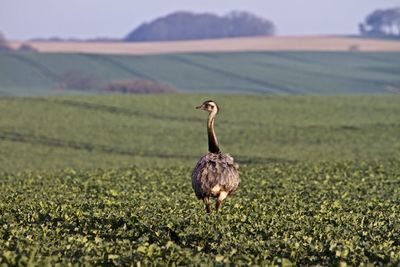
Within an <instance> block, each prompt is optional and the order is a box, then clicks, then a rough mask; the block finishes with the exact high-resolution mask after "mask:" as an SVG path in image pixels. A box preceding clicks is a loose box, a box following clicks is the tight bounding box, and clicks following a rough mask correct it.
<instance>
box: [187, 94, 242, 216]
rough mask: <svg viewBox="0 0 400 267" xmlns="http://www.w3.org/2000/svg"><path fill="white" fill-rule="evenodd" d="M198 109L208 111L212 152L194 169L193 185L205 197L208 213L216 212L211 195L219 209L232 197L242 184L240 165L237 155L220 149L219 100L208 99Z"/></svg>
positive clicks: (199, 197) (209, 143) (202, 158)
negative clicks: (217, 117)
mask: <svg viewBox="0 0 400 267" xmlns="http://www.w3.org/2000/svg"><path fill="white" fill-rule="evenodd" d="M196 109H200V110H205V111H207V112H208V119H207V135H208V153H207V154H206V155H204V156H203V157H201V158H200V160H199V161H198V162H197V164H196V166H195V168H194V170H193V172H192V187H193V190H194V192H195V194H196V196H197V198H198V199H200V200H203V202H204V204H205V206H206V212H207V213H211V212H212V209H211V203H210V198H216V204H215V208H216V211H217V212H218V211H219V209H220V208H221V204H222V201H224V200H225V199H226V198H227V197H228V196H231V195H232V194H233V193H234V192H235V191H236V189H237V188H238V186H239V183H240V178H239V165H238V164H237V163H235V162H234V159H233V157H231V156H230V155H228V154H224V153H222V152H221V151H220V149H219V144H218V139H217V136H216V134H215V130H214V123H215V118H216V116H217V114H218V112H219V107H218V105H217V103H215V102H214V101H212V100H207V101H204V102H203V104H201V105H200V106H197V107H196Z"/></svg>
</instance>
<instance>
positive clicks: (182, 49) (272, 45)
mask: <svg viewBox="0 0 400 267" xmlns="http://www.w3.org/2000/svg"><path fill="white" fill-rule="evenodd" d="M24 43H25V44H28V45H30V46H32V47H33V48H35V49H37V50H38V51H40V52H46V53H94V54H131V55H147V54H164V53H193V52H249V51H253V52H255V51H258V52H259V51H320V52H323V51H325V52H326V51H349V50H350V51H354V50H356V51H370V52H371V51H375V52H376V51H381V52H394V51H397V52H400V42H396V41H390V40H382V39H381V40H379V39H366V38H351V37H340V36H309V37H305V36H298V37H292V36H287V37H247V38H225V39H215V40H196V41H169V42H139V43H126V42H118V43H115V42H114V43H113V42H104V43H98V42H92V43H91V42H34V41H29V42H24ZM20 45H21V42H12V43H11V46H12V47H13V48H18V47H19V46H20Z"/></svg>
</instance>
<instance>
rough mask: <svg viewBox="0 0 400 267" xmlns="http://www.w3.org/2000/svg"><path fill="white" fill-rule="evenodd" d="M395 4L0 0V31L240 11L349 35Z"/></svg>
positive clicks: (62, 33)
mask: <svg viewBox="0 0 400 267" xmlns="http://www.w3.org/2000/svg"><path fill="white" fill-rule="evenodd" d="M394 6H400V0H141V1H136V0H0V32H2V33H3V34H4V35H5V36H6V37H7V38H8V39H30V38H35V37H54V36H57V37H62V38H70V37H75V38H96V37H114V38H120V37H123V36H125V35H126V34H127V33H128V32H130V31H131V30H132V29H134V28H135V27H136V26H138V25H139V24H141V23H142V22H145V21H150V20H152V19H154V18H156V17H160V16H163V15H166V14H168V13H170V12H173V11H177V10H185V11H194V12H213V13H217V14H220V15H223V14H226V13H228V12H229V11H231V10H243V11H250V12H252V13H255V14H256V15H259V16H262V17H265V18H268V19H270V20H272V21H273V22H274V23H275V24H276V26H277V29H278V34H279V35H304V34H306V35H313V34H353V33H357V31H358V28H357V25H358V23H359V22H360V21H362V20H363V19H364V17H365V16H366V15H367V14H368V13H370V12H371V11H373V10H374V9H377V8H387V7H394Z"/></svg>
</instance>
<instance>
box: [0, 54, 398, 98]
mask: <svg viewBox="0 0 400 267" xmlns="http://www.w3.org/2000/svg"><path fill="white" fill-rule="evenodd" d="M399 62H400V53H396V52H392V53H385V52H365V53H364V52H363V53H358V52H238V53H192V54H166V55H153V56H149V55H148V56H127V55H96V54H41V53H0V95H19V96H37V95H42V96H43V95H66V94H82V92H78V91H66V90H60V89H57V84H58V83H59V81H60V79H61V77H63V75H65V73H68V72H69V73H70V72H74V73H77V72H78V73H80V74H82V75H83V77H90V78H91V79H93V80H94V81H95V82H98V83H100V84H101V83H106V82H108V81H112V80H121V79H136V78H142V79H153V80H158V81H163V82H167V83H170V84H172V85H174V86H176V87H177V88H178V89H179V90H180V91H183V92H215V91H220V92H229V93H234V92H240V93H247V94H251V93H257V94H259V93H272V94H329V95H334V94H363V93H384V92H385V93H388V92H392V93H393V92H399V88H400V78H399V77H400V75H399V74H400V64H399ZM89 93H90V92H89ZM91 93H93V92H91ZM94 93H96V92H94ZM97 93H98V92H97Z"/></svg>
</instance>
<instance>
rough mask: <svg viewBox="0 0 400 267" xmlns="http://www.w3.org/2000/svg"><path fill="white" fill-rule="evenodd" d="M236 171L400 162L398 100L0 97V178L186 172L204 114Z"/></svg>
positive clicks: (202, 146)
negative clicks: (212, 108)
mask: <svg viewBox="0 0 400 267" xmlns="http://www.w3.org/2000/svg"><path fill="white" fill-rule="evenodd" d="M208 98H213V100H215V101H217V103H218V104H219V105H220V108H221V112H220V114H219V116H218V118H217V122H216V131H217V134H218V137H219V140H220V143H221V148H222V150H223V151H224V152H227V153H230V154H232V155H233V156H234V157H235V158H236V159H237V160H238V161H239V163H241V164H264V163H270V162H299V161H300V162H302V161H321V160H322V161H331V160H387V159H392V158H399V157H400V152H399V151H400V141H399V140H400V138H399V132H400V124H399V121H400V97H398V96H336V97H333V96H329V97H328V96H312V97H311V96H275V97H272V96H240V95H236V96H227V95H212V96H209V95H208V96H204V95H183V94H174V95H162V96H160V95H159V96H154V95H153V96H143V95H142V96H139V95H137V96H96V97H94V96H84V97H82V96H81V97H77V96H75V97H46V98H8V97H3V98H0V110H1V117H0V140H1V142H0V151H1V153H0V171H18V170H25V169H43V170H51V169H62V168H66V167H72V168H79V169H82V168H83V169H91V168H100V167H106V168H108V167H127V166H132V165H136V166H142V167H154V166H193V165H194V164H195V162H196V161H197V160H198V158H199V157H200V156H201V155H203V154H204V153H206V151H207V137H206V129H205V123H206V117H207V114H206V113H205V112H202V111H199V110H195V109H194V107H195V106H196V105H199V104H200V103H202V102H203V101H204V100H207V99H208Z"/></svg>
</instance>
